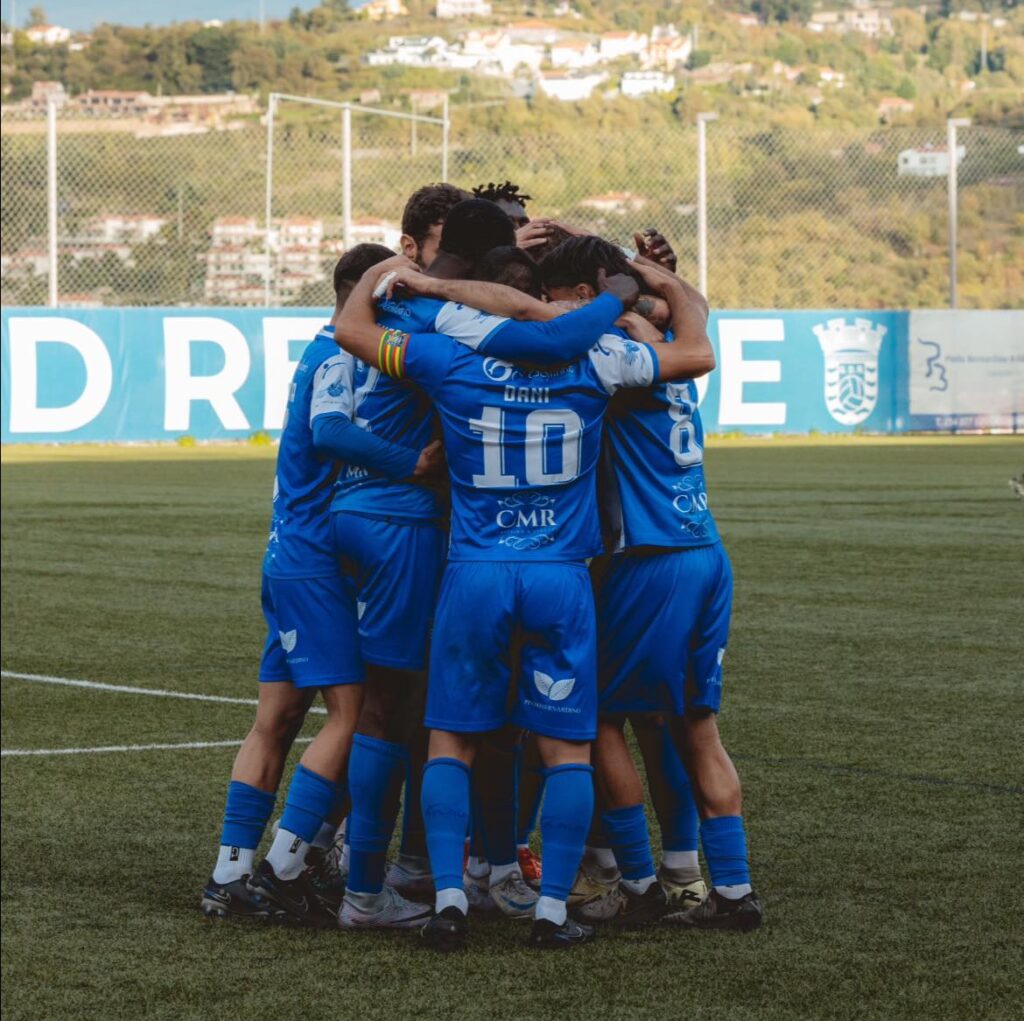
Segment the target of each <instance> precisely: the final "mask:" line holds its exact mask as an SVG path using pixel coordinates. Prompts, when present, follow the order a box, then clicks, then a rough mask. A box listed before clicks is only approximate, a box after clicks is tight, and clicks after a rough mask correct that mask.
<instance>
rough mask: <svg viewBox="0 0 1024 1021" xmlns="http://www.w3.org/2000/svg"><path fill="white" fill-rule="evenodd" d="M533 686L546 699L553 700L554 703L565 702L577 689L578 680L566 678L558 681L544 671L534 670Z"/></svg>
mask: <svg viewBox="0 0 1024 1021" xmlns="http://www.w3.org/2000/svg"><path fill="white" fill-rule="evenodd" d="M533 684H534V687H536V689H537V690H538V691H539V692H540V693H541V694H542V695H543V696H544V697H545V698H549V699H551V701H552V702H564V701H565V699H567V698H568V697H569V696H570V695H571V694H572V689H573V688H575V687H576V678H575V677H566V678H565V679H564V680H561V681H556V680H555V679H554V678H553V677H551V676H549V675H548V674H546V673H544V671H543V670H534V672H533Z"/></svg>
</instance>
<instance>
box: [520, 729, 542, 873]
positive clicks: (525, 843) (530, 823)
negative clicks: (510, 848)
mask: <svg viewBox="0 0 1024 1021" xmlns="http://www.w3.org/2000/svg"><path fill="white" fill-rule="evenodd" d="M543 769H544V764H543V763H542V762H541V761H540V752H539V751H538V750H537V739H536V737H535V736H534V735H533V734H529V733H527V734H524V735H523V737H522V740H521V741H520V753H519V762H518V766H517V778H518V781H519V786H518V790H517V793H516V798H517V802H518V804H517V815H518V824H517V825H518V833H517V835H516V847H517V848H518V856H519V868H520V871H521V872H522V874H523V879H525V880H526V881H527V882H528V883H529V884H530V885H531V886H532V887H534V888H537V887H539V885H540V879H541V865H540V855H538V854H537V852H536V851H534V850H533V848H532V847H530V835H531V834H532V833H533V831H534V830H535V829H536V828H537V817H538V815H539V814H540V799H541V795H542V794H543V792H544V773H543Z"/></svg>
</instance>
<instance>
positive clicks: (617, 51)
mask: <svg viewBox="0 0 1024 1021" xmlns="http://www.w3.org/2000/svg"><path fill="white" fill-rule="evenodd" d="M598 49H599V51H600V54H601V59H602V60H618V59H619V57H630V56H633V55H636V56H641V55H643V54H645V53H646V52H647V36H646V35H644V34H643V33H642V32H605V33H604V34H603V35H602V36H601V38H600V40H599V41H598Z"/></svg>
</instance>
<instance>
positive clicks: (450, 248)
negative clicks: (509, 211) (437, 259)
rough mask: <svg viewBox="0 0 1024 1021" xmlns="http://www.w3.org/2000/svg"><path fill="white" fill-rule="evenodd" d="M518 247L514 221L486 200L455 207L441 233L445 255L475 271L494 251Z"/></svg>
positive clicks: (471, 200)
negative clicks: (513, 246)
mask: <svg viewBox="0 0 1024 1021" xmlns="http://www.w3.org/2000/svg"><path fill="white" fill-rule="evenodd" d="M515 243H516V231H515V228H514V227H513V226H512V221H511V220H510V219H509V218H508V217H507V216H506V215H505V214H504V213H503V212H502V211H501V210H500V209H499V208H498V207H497V206H496V205H495V204H494V203H493V202H488V201H487V200H486V199H466V201H465V202H460V203H459V204H458V205H457V206H454V207H453V208H452V210H451V212H450V213H449V214H448V219H447V220H445V221H444V228H443V229H442V230H441V251H442V252H447V254H448V255H455V256H457V257H458V258H460V259H463V260H464V261H466V262H468V263H469V264H470V265H471V266H474V267H475V266H477V265H478V264H479V263H480V261H481V260H482V259H483V257H484V256H485V255H486V254H487V253H488V252H489V251H490V250H491V249H492V248H501V247H503V246H512V245H514V244H515Z"/></svg>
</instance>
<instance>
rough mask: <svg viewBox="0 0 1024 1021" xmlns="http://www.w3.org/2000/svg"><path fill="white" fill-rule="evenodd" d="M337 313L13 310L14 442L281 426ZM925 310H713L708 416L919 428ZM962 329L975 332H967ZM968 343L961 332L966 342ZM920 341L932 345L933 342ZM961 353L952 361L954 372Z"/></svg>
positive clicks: (720, 426)
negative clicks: (294, 381) (304, 358)
mask: <svg viewBox="0 0 1024 1021" xmlns="http://www.w3.org/2000/svg"><path fill="white" fill-rule="evenodd" d="M326 315H327V312H326V310H325V309H308V308H306V309H226V308H210V309H178V308H173V309H172V308H148V309H137V308H124V309H120V308H109V309H96V310H92V309H43V308H10V309H4V310H3V315H2V334H3V365H2V368H3V422H2V439H3V442H4V443H16V442H28V443H54V442H117V441H152V440H174V439H177V438H179V437H181V436H193V437H195V438H196V439H199V440H217V439H242V438H245V437H247V436H249V435H251V434H252V433H254V432H258V431H266V432H269V433H271V434H274V433H276V432H277V431H278V430H279V429H280V427H281V422H282V418H283V415H284V408H285V404H286V401H287V394H288V385H289V382H290V380H291V375H292V371H293V368H294V365H295V363H296V361H297V360H298V357H299V354H300V353H301V351H302V348H303V346H304V345H305V344H306V343H308V341H309V340H310V339H311V338H312V337H313V335H314V334H315V332H316V330H317V329H318V328H319V327H320V326H321V325H322V324H323V323H324V322H325V321H326ZM911 315H912V314H911V313H908V312H901V311H883V312H878V311H871V312H868V311H856V310H833V311H822V312H814V311H799V312H772V311H760V312H746V311H740V312H731V311H720V312H714V313H712V316H711V321H710V325H709V332H710V335H711V338H712V341H713V343H714V345H715V350H716V354H717V357H718V369H717V371H716V372H715V373H713V374H712V375H711V376H710V377H709V378H708V379H707V380H701V381H700V390H701V396H702V404H701V412H702V415H703V418H704V423H705V428H706V429H707V430H708V431H710V432H731V431H741V432H751V433H774V432H792V433H806V432H811V431H820V432H850V431H854V430H859V431H865V432H899V431H902V430H904V429H907V428H909V427H910V426H911V424H912V423H911V420H910V393H911V387H910V371H911V360H910V356H909V331H910V323H911ZM913 315H914V316H917V317H920V316H921V315H923V314H922V313H913ZM927 315H928V316H931V317H933V318H932V319H928V320H920V319H918V320H915V321H918V322H920V323H922V327H921V329H922V330H924V332H925V333H928V335H929V336H935V337H939V338H940V347H941V350H942V351H943V352H948V354H947V355H946V357H947V361H948V359H954V360H955V359H956V358H957V357H959V354H958V351H957V350H954V348H953V346H951V343H950V341H949V330H950V329H952V327H946V333H942V330H943V328H944V327H943V319H942V317H943V316H949V315H957V313H942V312H935V313H928V314H927ZM972 315H973V316H974V317H978V316H980V317H986V316H997V317H1002V318H1001V319H1000V320H999V323H998V326H999V336H1000V337H1001V338H1003V339H1002V340H1001V341H1000V344H999V350H998V351H994V352H993V353H992V355H991V356H992V357H997V356H998V357H1001V358H1006V359H1008V360H1007V361H1005V362H1001V363H999V364H996V363H993V362H988V363H986V364H987V365H988V366H989V369H990V370H993V371H998V370H999V369H1000V368H1001V367H1006V366H1010V367H1015V369H1016V370H1019V369H1020V367H1021V366H1022V365H1024V342H1022V338H1024V313H1020V312H1011V313H1005V312H993V313H986V312H980V313H972ZM1007 317H1008V318H1007ZM993 322H995V320H993ZM970 326H971V332H972V333H982V334H984V333H985V332H986V326H985V322H984V321H983V320H978V319H973V320H972V321H971V324H970ZM918 332H921V331H920V330H919V331H918ZM962 334H963V330H962V329H961V330H960V331H958V332H957V334H956V335H957V336H958V337H961V336H962ZM993 335H994V334H993ZM922 338H923V339H927V338H926V337H924V334H922ZM919 339H921V338H919ZM943 343H944V346H942V344H943ZM966 343H967V341H964V340H961V342H960V347H961V348H962V347H963V346H964V345H965V344H966ZM920 346H921V351H922V352H923V353H924V354H928V353H929V352H932V351H933V348H931V347H926V346H925V345H923V344H922V345H920ZM1015 351H1016V352H1017V353H1016V355H1015V354H1014V352H1015ZM1000 352H1002V353H1000ZM922 357H923V356H922ZM965 357H966V356H965ZM1015 359H1016V360H1015ZM919 361H920V362H921V366H920V371H918V369H917V368H915V372H916V373H917V375H922V374H923V373H925V372H927V371H932V372H933V373H934V371H935V365H936V363H935V361H934V360H933V361H932V362H930V363H929V362H927V359H925V360H924V361H922V359H921V358H915V360H914V362H913V364H914V366H915V367H916V366H917V363H918V362H919ZM955 364H956V363H955V361H953V362H949V364H948V366H947V368H948V369H949V370H950V371H952V369H953V366H954V365H955ZM961 364H962V365H963V364H966V363H961ZM928 365H930V366H931V369H930V370H929V369H928V368H927V366H928ZM964 371H966V370H964ZM964 371H961V373H960V375H961V376H964ZM976 377H977V378H976ZM915 378H916V377H915ZM922 378H923V376H922ZM964 378H966V377H964ZM970 378H971V380H972V383H971V385H970V386H968V385H967V384H966V383H965V384H964V385H963V386H960V387H958V388H957V391H956V392H957V393H960V394H965V395H968V397H967V398H965V400H968V402H969V401H970V400H974V401H982V402H983V401H984V393H983V390H984V386H983V384H982V383H980V382H978V379H980V378H981V377H980V376H978V373H977V372H975V375H973V376H971V377H970ZM931 385H934V380H933V379H931V378H929V381H928V383H927V384H920V385H918V386H917V390H915V394H917V397H915V400H916V401H917V403H918V404H919V405H921V406H920V407H915V408H914V416H915V423H923V422H925V421H929V422H932V423H935V424H938V423H940V422H942V421H945V420H946V419H948V417H949V416H950V415H956V414H962V415H971V414H978V413H982V412H984V411H985V410H986V409H985V408H984V407H979V408H967V407H961V406H960V405H956V406H955V407H954V406H951V405H950V404H949V400H948V399H946V398H943V400H944V401H945V403H941V407H940V406H939V405H936V399H937V398H936V397H935V395H934V392H933V391H931V390H929V389H928V387H929V386H931ZM922 386H923V387H924V389H922ZM1004 389H1005V390H1006V391H1007V392H1006V394H1005V395H1004V396H1003V398H1002V403H1003V404H1006V405H1007V407H1010V406H1015V407H1020V404H1021V389H1022V387H1021V382H1020V372H1019V371H1017V372H1016V374H1015V375H1014V376H1013V378H1012V379H1011V381H1010V382H1009V383H1008V384H1007V385H1006V386H1005V387H1004ZM921 394H924V395H925V396H924V397H923V398H921ZM929 400H930V401H931V402H932V403H931V404H928V401H929ZM922 401H923V403H922ZM926 408H927V410H925V409H926ZM943 416H944V417H943ZM917 427H918V428H920V427H921V426H920V425H917Z"/></svg>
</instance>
